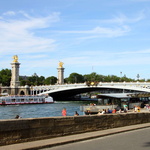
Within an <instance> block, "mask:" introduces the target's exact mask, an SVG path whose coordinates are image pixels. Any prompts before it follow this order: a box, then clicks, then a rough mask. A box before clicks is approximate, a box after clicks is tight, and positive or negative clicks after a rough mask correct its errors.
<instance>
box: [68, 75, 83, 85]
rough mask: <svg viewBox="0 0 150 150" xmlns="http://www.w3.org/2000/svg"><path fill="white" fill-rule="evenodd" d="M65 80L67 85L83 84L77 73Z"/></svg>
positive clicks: (80, 76)
mask: <svg viewBox="0 0 150 150" xmlns="http://www.w3.org/2000/svg"><path fill="white" fill-rule="evenodd" d="M67 80H68V83H83V82H84V77H83V76H82V75H81V74H78V73H71V74H70V76H69V77H68V79H67Z"/></svg>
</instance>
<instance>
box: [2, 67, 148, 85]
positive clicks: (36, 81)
mask: <svg viewBox="0 0 150 150" xmlns="http://www.w3.org/2000/svg"><path fill="white" fill-rule="evenodd" d="M19 80H20V85H21V86H24V85H29V86H31V85H33V86H35V85H50V84H51V85H53V84H56V83H57V77H55V76H50V77H47V78H45V77H44V76H38V75H37V74H36V73H34V74H33V75H32V76H20V78H19ZM10 81H11V70H9V69H2V70H1V71H0V84H2V86H10ZM87 81H90V82H92V81H96V82H123V81H126V82H130V81H135V80H134V79H131V78H127V77H126V76H123V77H118V76H115V75H107V76H105V75H101V74H97V73H96V72H92V73H91V74H85V75H81V74H78V73H76V72H74V73H71V74H70V75H69V77H67V78H65V79H64V82H65V83H69V84H71V83H84V82H87ZM138 81H145V80H144V79H141V80H139V79H138ZM147 81H150V79H149V80H147Z"/></svg>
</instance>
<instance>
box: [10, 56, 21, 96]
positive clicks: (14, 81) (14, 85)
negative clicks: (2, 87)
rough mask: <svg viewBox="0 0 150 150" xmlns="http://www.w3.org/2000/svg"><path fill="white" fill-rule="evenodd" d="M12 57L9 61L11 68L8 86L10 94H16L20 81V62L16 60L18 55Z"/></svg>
mask: <svg viewBox="0 0 150 150" xmlns="http://www.w3.org/2000/svg"><path fill="white" fill-rule="evenodd" d="M13 59H14V60H13V62H12V63H11V66H12V70H11V82H10V87H11V94H12V95H16V94H18V86H20V81H19V66H20V63H19V62H18V56H17V55H15V56H13Z"/></svg>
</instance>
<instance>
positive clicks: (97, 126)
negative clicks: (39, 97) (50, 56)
mask: <svg viewBox="0 0 150 150" xmlns="http://www.w3.org/2000/svg"><path fill="white" fill-rule="evenodd" d="M149 122H150V113H142V112H140V113H121V114H105V115H87V116H66V117H49V118H29V119H10V120H0V145H7V144H14V143H20V142H27V141H33V140H40V139H46V138H53V137H58V136H65V135H71V134H77V133H84V132H89V131H98V130H104V129H110V128H116V127H123V126H129V125H136V124H142V123H149Z"/></svg>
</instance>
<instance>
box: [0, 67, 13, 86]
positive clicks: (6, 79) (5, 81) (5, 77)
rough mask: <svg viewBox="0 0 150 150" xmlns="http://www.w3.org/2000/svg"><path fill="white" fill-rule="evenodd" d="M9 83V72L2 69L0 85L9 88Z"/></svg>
mask: <svg viewBox="0 0 150 150" xmlns="http://www.w3.org/2000/svg"><path fill="white" fill-rule="evenodd" d="M10 81H11V70H9V69H2V70H1V71H0V83H1V84H2V86H10Z"/></svg>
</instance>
